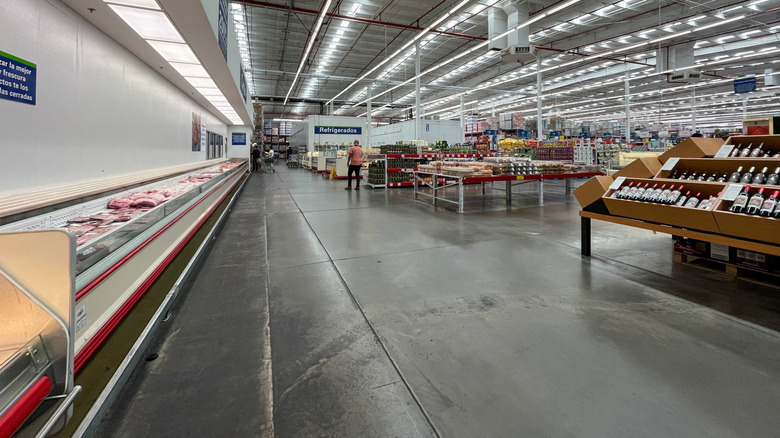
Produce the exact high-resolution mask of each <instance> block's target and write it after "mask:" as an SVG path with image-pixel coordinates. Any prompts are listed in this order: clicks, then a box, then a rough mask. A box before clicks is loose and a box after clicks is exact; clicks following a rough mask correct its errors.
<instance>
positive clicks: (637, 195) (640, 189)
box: [630, 183, 650, 201]
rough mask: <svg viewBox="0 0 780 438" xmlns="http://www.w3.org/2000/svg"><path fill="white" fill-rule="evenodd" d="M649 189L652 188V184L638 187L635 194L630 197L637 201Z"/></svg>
mask: <svg viewBox="0 0 780 438" xmlns="http://www.w3.org/2000/svg"><path fill="white" fill-rule="evenodd" d="M648 187H650V183H647V184H645V186H644V187H637V189H636V192H634V194H633V195H630V196H631V199H633V200H635V201H636V200H637V199H639V198H641V197H642V195H643V194H644V193H645V191H647V188H648Z"/></svg>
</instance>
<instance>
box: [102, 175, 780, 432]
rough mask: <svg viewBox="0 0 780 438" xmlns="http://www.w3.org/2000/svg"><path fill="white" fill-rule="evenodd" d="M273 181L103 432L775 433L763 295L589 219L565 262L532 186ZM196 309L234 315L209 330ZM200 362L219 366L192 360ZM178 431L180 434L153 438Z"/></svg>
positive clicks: (567, 227) (561, 206) (772, 301)
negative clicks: (430, 198)
mask: <svg viewBox="0 0 780 438" xmlns="http://www.w3.org/2000/svg"><path fill="white" fill-rule="evenodd" d="M277 169H278V172H277V173H271V174H253V175H252V177H251V179H250V181H249V183H248V186H247V188H246V190H245V191H244V193H243V194H242V196H241V199H240V200H239V204H238V205H237V209H236V211H237V212H239V213H240V214H239V216H238V217H237V218H233V217H231V218H230V219H229V222H228V224H227V225H226V227H225V231H223V236H222V237H220V241H219V242H218V245H217V247H215V249H214V250H213V251H212V254H211V255H210V257H209V259H210V260H209V261H208V262H207V264H206V266H205V267H204V270H203V271H202V272H201V274H200V275H201V276H204V279H203V280H202V281H201V280H200V279H199V280H198V281H196V285H195V286H194V288H193V290H192V291H190V295H191V296H192V297H189V298H187V301H185V302H184V303H183V304H182V305H181V306H182V313H184V314H186V315H188V317H189V318H191V319H192V321H189V322H187V321H182V322H175V321H174V324H178V327H179V329H180V331H176V330H174V331H173V332H172V333H170V332H169V333H168V334H164V335H162V336H169V337H170V340H168V338H166V339H162V340H161V341H160V342H161V343H163V344H165V345H169V347H168V348H170V349H172V351H176V349H178V353H179V356H178V357H177V358H169V359H167V361H169V362H162V363H163V364H165V363H169V366H168V367H167V368H166V369H163V367H162V365H150V364H154V362H150V363H144V364H142V365H141V366H139V369H138V370H137V371H136V374H137V375H136V377H134V379H133V380H132V382H131V384H130V385H129V386H128V388H127V390H126V391H125V398H126V400H125V401H124V402H122V401H120V403H118V404H117V406H118V407H117V408H115V409H114V410H113V412H112V413H111V414H110V415H109V416H108V417H107V419H106V421H105V422H104V428H103V431H104V432H105V433H107V434H108V431H113V433H112V434H110V435H113V436H140V435H138V433H144V432H146V433H154V434H155V436H260V435H261V432H260V428H261V427H262V430H263V431H264V433H263V434H268V433H270V428H271V427H272V428H273V431H272V433H273V434H274V435H275V436H277V437H320V436H328V437H330V436H332V437H425V436H444V437H548V436H549V437H626V436H657V437H661V436H662V437H672V436H674V437H677V436H685V437H735V436H740V437H742V436H744V437H776V436H778V430H780V414H778V406H780V336H779V332H778V331H777V330H778V329H780V299H778V290H777V289H774V288H770V287H766V286H760V285H757V284H755V283H752V282H748V281H744V280H740V279H731V278H728V277H725V276H723V275H721V274H717V273H712V272H708V271H702V270H699V269H696V268H693V267H689V266H681V265H676V264H674V263H672V261H671V244H672V242H671V239H670V237H669V236H667V235H660V234H659V235H656V234H653V233H652V232H649V231H642V230H635V229H631V228H628V227H622V226H617V225H612V224H607V223H601V222H597V221H596V222H594V224H593V234H594V238H593V257H590V258H587V257H582V256H581V255H580V252H579V233H580V230H579V217H578V216H577V212H578V210H579V206H578V205H577V203H576V200H575V199H574V197H573V196H571V195H568V196H567V195H565V194H564V191H563V188H562V187H551V186H549V185H548V187H547V191H546V193H545V204H546V205H545V206H544V207H539V206H538V205H537V200H536V197H535V194H536V191H535V187H533V186H532V185H531V186H527V187H519V188H517V189H516V190H517V193H516V195H515V199H514V200H513V202H512V203H511V205H507V204H506V202H505V201H504V199H503V193H502V192H495V193H492V194H491V192H490V191H489V192H488V197H487V199H483V198H481V197H479V196H476V195H475V194H476V193H477V189H476V187H474V188H470V192H472V193H473V194H474V195H473V196H469V197H468V198H467V199H468V202H467V205H466V210H467V213H466V214H457V213H456V212H454V211H453V210H452V208H451V207H449V206H447V207H433V206H431V205H430V204H427V203H424V202H419V201H414V200H413V199H412V192H411V190H410V189H391V190H372V189H370V188H367V187H365V186H364V187H362V188H361V190H360V191H359V192H358V191H345V190H343V187H344V186H345V185H346V184H345V182H344V181H328V180H325V179H323V178H321V177H320V176H318V175H316V174H311V173H309V172H306V171H303V170H300V169H286V168H284V166H283V165H279V166H277ZM235 214H236V213H235V212H234V215H235ZM239 219H240V220H239ZM247 228H251V230H247ZM239 231H243V234H242V233H240V232H239ZM241 239H244V241H242V240H241ZM246 242H250V243H252V244H256V250H255V251H254V252H252V251H249V252H247V251H246V247H245V246H243V245H242V244H243V243H246ZM231 251H238V252H240V254H241V257H228V256H227V255H228V254H229V253H230V252H231ZM250 254H256V256H255V255H250ZM225 257H227V259H225ZM219 260H222V261H223V263H222V264H220V263H218V261H219ZM235 269H246V270H247V273H241V274H239V275H229V273H230V272H233V270H235ZM226 272H227V273H228V274H227V275H226ZM218 273H221V274H218ZM248 281H252V282H254V285H253V286H252V287H246V285H245V284H244V285H242V284H241V283H245V282H248ZM226 292H230V293H226ZM209 298H210V299H211V300H212V301H211V302H212V303H223V304H225V305H226V306H227V307H229V308H230V309H232V312H234V314H236V315H238V316H240V317H236V318H234V319H232V320H230V321H228V320H225V319H224V318H223V319H222V321H223V322H222V323H221V324H218V325H217V324H213V323H210V319H209V318H208V316H210V315H212V314H213V313H214V311H213V310H209V307H208V305H207V304H206V302H207V301H208V299H209ZM266 299H267V303H268V306H265V305H264V304H263V303H265V302H266ZM190 300H192V302H190ZM241 300H243V301H241ZM242 304H243V305H244V306H243V308H242ZM212 305H216V304H212ZM218 313H219V314H220V315H222V312H218ZM198 315H200V317H199V316H198ZM180 316H181V315H180ZM222 316H223V317H224V316H225V315H222ZM266 318H267V319H268V321H269V325H268V326H269V327H270V336H269V337H267V338H266V336H265V332H264V331H263V326H264V325H263V321H265V320H266ZM199 333H200V335H199V336H198V334H199ZM176 337H178V339H177V338H176ZM266 340H267V341H270V355H271V364H270V368H269V367H266V366H263V361H264V360H265V359H264V356H263V349H264V348H266V347H265V342H266ZM177 345H178V347H177ZM193 346H197V348H194V347H193ZM231 348H233V349H235V357H233V358H229V355H227V354H225V353H226V350H230V349H231ZM212 350H213V351H216V352H217V353H218V354H215V355H213V357H214V358H215V359H218V360H221V361H224V360H228V361H231V360H232V361H235V364H222V365H220V363H219V362H218V361H216V360H212V361H207V362H206V363H199V362H198V361H202V360H203V358H204V357H208V356H209V353H210V352H211V351H212ZM164 354H165V352H162V353H161V357H162V356H163V355H164ZM226 358H227V359H226ZM158 361H159V359H158ZM236 364H239V365H240V366H236ZM177 367H180V368H183V371H182V372H180V373H178V374H177ZM220 370H221V371H222V373H223V375H220ZM268 373H270V374H271V375H270V376H269V375H267V374H268ZM161 375H162V376H167V377H168V378H170V379H172V380H173V379H175V380H176V382H175V384H173V383H170V382H169V383H168V384H167V385H168V386H166V383H165V381H166V379H164V378H163V379H161V378H160V376H161ZM174 376H176V377H174ZM242 382H243V384H242ZM263 382H269V383H268V384H263ZM271 383H272V384H271ZM176 385H179V386H181V385H192V386H193V388H194V389H192V390H188V391H184V390H178V391H179V392H177V394H178V395H179V396H180V397H184V398H194V400H187V401H182V402H181V404H182V405H183V407H182V408H180V409H179V408H177V402H176V397H168V398H163V399H162V400H156V401H155V400H153V397H147V398H146V399H145V400H140V398H139V397H140V396H139V394H141V395H144V394H154V393H155V392H154V391H158V392H159V391H166V390H168V391H177V390H176V389H175V388H173V389H171V388H170V387H171V386H174V387H175V386H176ZM271 386H272V388H271ZM223 387H227V388H228V390H220V388H223ZM230 389H233V390H234V391H233V392H232V393H231V391H230ZM262 391H268V392H269V394H266V395H263V394H256V393H257V392H262ZM271 391H272V397H271V395H270V394H271ZM198 398H200V399H201V400H202V401H204V402H206V404H205V407H204V408H203V409H199V408H197V404H198V403H197V402H198ZM204 399H205V400H204ZM270 400H272V401H270ZM267 403H272V406H268V405H267ZM220 405H221V406H223V408H222V409H220V407H219V406H220ZM156 410H159V411H160V412H165V415H162V414H158V415H156V416H155V415H154V412H155V411H156ZM271 410H272V412H273V424H272V425H271V424H268V421H265V422H264V420H263V419H264V418H267V415H268V414H267V413H268V412H269V411H271ZM181 418H187V419H188V421H189V422H190V424H192V426H188V428H187V429H186V430H187V431H188V432H187V433H181V434H178V435H177V434H176V433H175V430H176V428H175V427H166V424H170V423H175V422H177V421H179V420H180V419H181ZM136 423H142V424H144V425H145V429H132V425H133V424H136ZM185 423H186V422H185ZM158 425H159V426H158ZM198 430H201V431H203V433H201V434H198V433H197V431H198ZM216 431H220V433H219V434H215V433H216Z"/></svg>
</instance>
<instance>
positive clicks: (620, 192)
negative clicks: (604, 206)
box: [612, 182, 634, 199]
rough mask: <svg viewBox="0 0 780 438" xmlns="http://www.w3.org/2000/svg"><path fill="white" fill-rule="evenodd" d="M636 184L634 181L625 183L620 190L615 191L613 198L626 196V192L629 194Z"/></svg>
mask: <svg viewBox="0 0 780 438" xmlns="http://www.w3.org/2000/svg"><path fill="white" fill-rule="evenodd" d="M633 186H634V183H633V182H631V183H630V184H628V185H625V184H624V185H623V187H621V188H620V190H615V193H613V194H612V197H613V198H618V199H620V198H625V197H626V194H628V191H629V190H631V188H632V187H633Z"/></svg>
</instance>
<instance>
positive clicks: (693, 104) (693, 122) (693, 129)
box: [691, 85, 696, 134]
mask: <svg viewBox="0 0 780 438" xmlns="http://www.w3.org/2000/svg"><path fill="white" fill-rule="evenodd" d="M695 133H696V85H694V86H693V99H691V134H695Z"/></svg>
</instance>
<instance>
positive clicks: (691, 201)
mask: <svg viewBox="0 0 780 438" xmlns="http://www.w3.org/2000/svg"><path fill="white" fill-rule="evenodd" d="M700 196H701V193H697V194H696V196H691V197H689V198H688V201H686V202H685V205H683V207H688V208H696V206H698V205H699V197H700Z"/></svg>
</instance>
